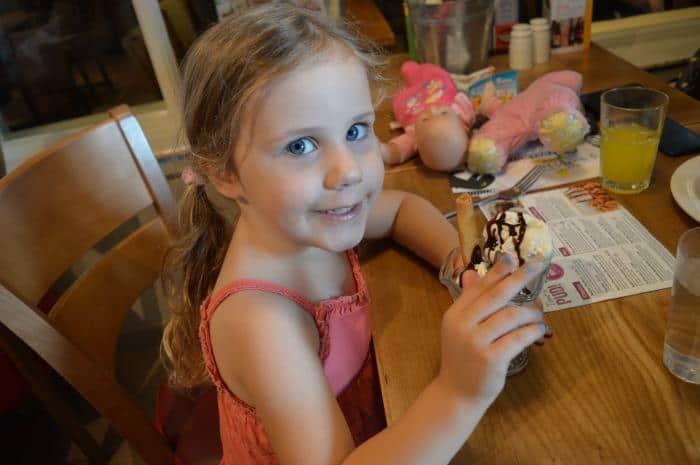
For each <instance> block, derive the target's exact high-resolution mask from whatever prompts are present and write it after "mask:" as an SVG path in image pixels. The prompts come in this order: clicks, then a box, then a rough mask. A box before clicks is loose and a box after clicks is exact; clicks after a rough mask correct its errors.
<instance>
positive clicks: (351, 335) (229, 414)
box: [199, 250, 386, 465]
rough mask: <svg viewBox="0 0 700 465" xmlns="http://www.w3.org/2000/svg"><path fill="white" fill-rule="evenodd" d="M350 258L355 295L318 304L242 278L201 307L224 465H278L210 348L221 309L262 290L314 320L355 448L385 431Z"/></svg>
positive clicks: (365, 302) (362, 293)
mask: <svg viewBox="0 0 700 465" xmlns="http://www.w3.org/2000/svg"><path fill="white" fill-rule="evenodd" d="M348 259H349V261H350V265H351V268H352V273H353V277H354V278H355V289H356V292H355V293H354V294H352V295H346V296H340V297H336V298H333V299H327V300H322V301H320V302H318V303H315V304H314V303H311V302H309V301H307V300H306V299H305V298H304V297H302V296H301V295H299V294H297V293H296V292H294V291H292V290H290V289H286V288H284V287H281V286H278V285H276V284H272V283H269V282H266V281H261V280H255V279H242V280H238V281H234V282H233V283H231V284H229V285H228V286H226V287H225V288H222V289H220V290H219V291H217V292H216V293H214V294H212V295H211V296H209V298H208V299H207V300H205V301H204V302H203V303H202V307H201V324H200V328H199V337H200V340H201V343H202V349H203V352H204V360H205V362H206V365H207V371H208V372H209V375H210V377H211V379H212V381H213V383H214V385H215V386H216V390H217V399H218V406H219V430H220V434H221V442H222V447H223V458H222V460H221V464H222V465H272V464H277V463H278V461H277V458H276V457H275V454H274V452H273V450H272V447H271V445H270V443H269V441H268V438H267V435H266V434H265V431H264V429H263V426H262V423H261V422H260V420H259V418H258V417H257V415H256V413H255V409H254V408H253V407H251V406H250V405H248V404H246V403H244V402H243V401H242V400H240V399H239V398H238V397H236V395H235V394H233V393H232V392H231V391H230V390H229V389H228V387H226V385H225V383H224V381H223V379H222V378H221V376H220V374H219V371H218V368H217V366H216V360H215V359H214V352H213V350H212V347H211V337H210V332H209V322H210V321H211V318H212V316H213V314H214V312H215V311H216V309H217V308H218V307H219V305H220V304H221V303H222V302H223V301H224V300H225V299H226V298H227V297H229V296H230V295H232V294H235V293H236V292H241V291H246V290H258V291H260V290H262V291H266V292H271V293H274V294H278V295H281V296H283V297H286V298H288V299H291V300H292V301H294V302H295V303H297V304H298V305H299V306H300V307H301V308H303V309H304V310H305V311H307V312H308V313H309V314H310V315H311V316H312V317H313V318H314V321H315V322H316V328H317V329H318V334H319V340H320V350H319V357H320V358H321V361H322V363H323V370H324V372H325V374H326V377H327V378H328V381H329V382H330V385H331V388H332V389H333V392H334V394H335V395H336V397H337V399H338V404H339V405H340V408H341V410H342V411H343V414H344V415H345V419H346V420H347V422H348V425H349V427H350V431H351V432H352V435H353V439H354V440H355V444H356V445H359V444H361V443H362V442H364V441H365V440H367V439H369V438H370V437H371V436H373V435H374V434H376V433H378V432H379V431H381V430H382V429H383V428H384V427H385V426H386V422H385V419H384V413H383V407H382V401H381V393H380V391H379V382H378V381H379V379H378V376H377V370H376V366H375V363H374V356H373V351H372V346H371V336H372V334H371V329H370V299H369V293H368V291H367V285H366V284H365V281H364V278H363V277H362V274H361V272H360V264H359V259H358V257H357V254H356V252H355V251H354V250H351V251H348Z"/></svg>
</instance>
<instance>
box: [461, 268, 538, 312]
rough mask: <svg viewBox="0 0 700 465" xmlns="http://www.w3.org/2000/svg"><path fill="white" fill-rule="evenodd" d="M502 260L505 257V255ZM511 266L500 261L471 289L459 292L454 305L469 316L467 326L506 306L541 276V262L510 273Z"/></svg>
mask: <svg viewBox="0 0 700 465" xmlns="http://www.w3.org/2000/svg"><path fill="white" fill-rule="evenodd" d="M504 257H505V256H504ZM512 266H513V265H512V264H509V263H508V262H507V260H504V259H503V258H502V259H501V260H500V261H499V263H497V264H496V266H494V267H493V268H492V269H491V270H489V272H488V273H487V274H486V275H485V276H484V277H483V278H481V279H480V280H479V281H478V282H477V283H476V284H475V285H473V286H472V287H471V288H469V289H466V288H465V290H464V291H463V292H462V295H461V296H460V297H459V298H458V299H457V303H458V304H461V305H462V306H463V309H464V311H465V312H467V313H468V316H467V318H466V319H467V320H469V323H472V324H473V323H478V322H480V321H483V320H485V319H486V318H488V317H489V316H490V315H492V314H493V313H495V312H497V311H498V310H499V309H501V308H502V307H504V306H506V305H508V303H509V302H510V300H511V299H512V298H513V297H515V295H516V294H518V292H520V290H521V289H522V288H523V287H525V285H526V284H527V282H528V281H530V280H532V278H533V277H535V276H536V275H538V274H539V273H542V271H543V269H544V266H543V264H542V263H527V264H526V265H525V266H522V267H520V268H519V269H518V270H516V271H515V272H512V273H510V271H511V270H512V268H509V267H512Z"/></svg>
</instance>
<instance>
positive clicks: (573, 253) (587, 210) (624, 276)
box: [482, 183, 675, 312]
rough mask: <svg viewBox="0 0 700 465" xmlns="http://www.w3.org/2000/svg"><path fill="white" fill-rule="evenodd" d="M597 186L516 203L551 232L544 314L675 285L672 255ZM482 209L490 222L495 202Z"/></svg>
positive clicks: (534, 196)
mask: <svg viewBox="0 0 700 465" xmlns="http://www.w3.org/2000/svg"><path fill="white" fill-rule="evenodd" d="M596 184H597V183H586V187H587V188H588V189H584V187H583V186H584V184H581V185H577V186H573V187H570V188H561V189H555V190H550V191H545V192H537V193H533V194H527V195H524V196H522V197H520V198H519V199H518V200H517V201H516V202H517V206H520V207H522V208H524V209H526V210H527V211H528V212H530V213H531V214H532V215H534V216H536V217H537V218H539V219H541V220H542V221H544V222H545V223H547V225H548V226H549V229H550V231H551V232H552V236H553V241H554V249H555V255H554V258H553V259H552V265H551V267H550V271H549V273H548V275H547V281H546V283H545V285H544V287H543V289H542V292H541V294H540V299H541V300H542V303H543V304H544V311H545V312H551V311H555V310H563V309H566V308H572V307H578V306H581V305H587V304H591V303H594V302H601V301H604V300H608V299H616V298H618V297H625V296H629V295H634V294H641V293H643V292H649V291H656V290H659V289H666V288H669V287H671V285H672V283H673V267H674V263H675V258H674V257H673V255H672V254H671V253H669V251H668V250H666V248H665V247H664V246H663V245H662V244H661V243H660V242H659V241H657V240H656V238H654V237H653V236H652V235H651V234H650V233H649V231H647V229H646V228H645V227H644V226H643V225H642V224H641V223H640V222H639V221H637V219H636V218H634V216H632V214H630V213H629V211H627V210H626V209H625V208H624V207H622V206H621V205H618V204H616V202H614V200H612V198H611V197H606V194H605V193H601V192H600V191H598V190H597V188H596ZM591 192H593V194H591ZM500 209H503V207H501V208H500ZM482 211H483V212H484V214H485V215H486V217H487V218H491V217H493V216H495V214H496V212H497V211H499V203H498V202H492V203H489V204H487V205H485V206H483V207H482Z"/></svg>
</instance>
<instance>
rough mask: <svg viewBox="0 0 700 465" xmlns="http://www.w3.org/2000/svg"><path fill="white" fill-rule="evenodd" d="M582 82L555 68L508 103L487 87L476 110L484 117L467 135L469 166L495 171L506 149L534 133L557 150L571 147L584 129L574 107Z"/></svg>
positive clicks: (584, 123) (583, 120)
mask: <svg viewBox="0 0 700 465" xmlns="http://www.w3.org/2000/svg"><path fill="white" fill-rule="evenodd" d="M492 85H493V84H491V86H492ZM582 85H583V78H582V77H581V75H580V74H579V73H576V72H574V71H556V72H553V73H548V74H545V75H544V76H542V77H540V78H539V79H537V80H536V81H535V82H533V83H532V84H531V85H530V86H529V87H528V88H527V89H526V90H525V91H524V92H523V93H521V94H519V95H518V96H516V97H515V98H514V99H513V100H511V101H510V102H507V103H501V102H500V101H499V100H498V99H497V98H495V93H494V92H493V89H490V88H488V87H487V88H486V89H485V91H484V97H483V100H482V104H481V105H480V107H479V110H480V112H482V113H484V114H485V115H486V116H488V117H489V121H488V122H487V123H486V124H484V125H483V126H482V127H481V128H480V129H479V131H478V132H477V133H476V134H475V135H474V136H473V137H472V140H471V143H470V145H469V155H468V158H467V164H468V167H469V171H472V172H476V173H484V174H495V173H498V172H500V171H501V170H502V169H503V167H504V166H505V164H506V161H507V160H508V155H510V154H511V153H513V152H514V151H515V150H517V149H518V148H519V147H520V146H522V145H523V144H524V143H525V142H528V141H530V140H533V139H536V138H539V140H540V142H542V144H543V145H544V146H545V147H546V148H548V149H549V150H553V151H555V152H558V153H564V152H568V151H570V150H573V149H574V148H576V146H577V145H579V144H580V143H581V142H583V137H584V136H585V135H586V134H587V133H588V130H589V126H588V122H587V121H586V118H585V117H584V116H583V115H582V114H581V113H580V112H579V110H578V109H579V107H580V100H579V93H580V92H581V87H582ZM487 86H488V85H487Z"/></svg>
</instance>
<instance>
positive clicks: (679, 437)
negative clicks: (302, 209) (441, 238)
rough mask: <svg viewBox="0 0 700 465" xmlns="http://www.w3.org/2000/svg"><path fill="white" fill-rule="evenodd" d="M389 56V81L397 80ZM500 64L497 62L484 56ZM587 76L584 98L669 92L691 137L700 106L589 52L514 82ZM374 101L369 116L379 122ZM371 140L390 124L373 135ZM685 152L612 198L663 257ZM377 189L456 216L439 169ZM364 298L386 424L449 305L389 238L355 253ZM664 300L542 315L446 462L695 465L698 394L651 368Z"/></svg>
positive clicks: (420, 369)
mask: <svg viewBox="0 0 700 465" xmlns="http://www.w3.org/2000/svg"><path fill="white" fill-rule="evenodd" d="M405 58H406V57H400V56H395V57H393V58H392V62H391V66H390V71H389V75H391V76H394V77H395V78H397V77H398V72H397V69H398V64H399V63H400V62H401V61H403V59H405ZM492 63H493V64H494V65H495V66H496V67H497V68H498V69H505V68H506V67H507V57H504V56H500V57H495V58H494V59H493V60H492ZM557 69H573V70H577V71H579V72H581V73H582V74H583V76H584V92H590V91H595V90H600V89H604V88H609V87H614V86H619V85H624V84H627V83H631V82H638V83H641V84H644V85H647V86H650V87H654V88H657V89H661V90H664V91H666V92H668V93H669V95H670V96H671V101H670V106H669V115H670V116H671V117H673V118H674V119H676V120H677V121H679V122H680V123H682V124H685V125H688V126H691V127H692V128H693V129H695V130H698V129H700V102H698V101H696V100H693V99H691V98H690V97H688V96H686V95H684V94H682V93H679V92H677V91H675V90H673V89H671V88H670V87H668V86H667V85H666V84H665V83H664V82H662V81H660V80H658V79H657V78H655V77H654V76H652V75H650V74H647V73H645V72H643V71H641V70H639V69H637V68H635V67H634V66H633V65H631V64H629V63H627V62H625V61H623V60H622V59H620V58H618V57H616V56H614V55H612V54H610V53H609V52H607V51H605V50H603V49H601V48H599V47H596V46H595V45H594V46H592V47H591V49H590V50H588V51H584V52H578V53H571V54H567V55H553V56H552V59H551V61H550V62H549V63H548V64H546V65H537V66H536V67H535V68H534V69H532V70H529V71H525V72H521V73H520V86H521V88H522V87H524V86H526V85H527V84H529V83H530V82H531V81H532V80H534V79H535V78H536V77H537V76H539V75H541V74H542V73H545V72H547V71H550V70H557ZM389 111H390V107H389V106H388V105H387V103H386V102H385V103H384V104H383V105H382V106H381V107H380V109H379V117H378V121H379V122H380V123H381V122H383V121H385V120H390V119H391V116H390V114H389V113H388V112H389ZM377 132H378V134H379V136H380V138H383V139H385V138H386V137H388V136H389V133H388V130H385V129H383V128H381V127H378V128H377ZM691 157H692V156H685V157H678V158H671V157H668V156H665V155H663V154H659V156H658V157H657V161H656V165H655V167H654V172H653V178H652V182H651V186H650V188H649V189H648V190H646V191H644V192H643V193H640V194H637V195H630V196H617V198H618V200H619V201H620V203H621V204H622V205H624V206H625V207H626V208H627V209H628V210H629V211H630V212H631V213H632V214H633V215H634V216H635V217H636V218H637V219H638V220H639V221H640V222H641V223H642V224H643V225H644V226H645V227H646V228H647V229H648V230H649V231H650V232H651V233H652V234H653V235H654V236H655V237H656V238H657V239H658V240H659V241H660V242H661V243H662V244H663V245H664V246H666V247H667V248H668V250H669V251H671V253H673V254H674V255H675V250H676V243H677V240H678V237H679V236H680V234H681V233H682V232H683V231H685V230H687V229H689V228H692V227H695V226H698V223H697V222H696V221H694V220H693V219H692V218H691V217H690V216H688V215H687V214H686V213H685V212H683V210H681V209H680V208H679V207H678V206H677V205H676V203H675V202H674V200H673V198H672V195H671V191H670V178H671V175H672V174H673V172H674V170H675V169H676V168H677V167H678V166H679V165H680V164H681V163H683V162H684V161H686V160H688V159H689V158H691ZM385 187H387V188H398V189H404V190H408V191H412V192H416V193H418V194H421V195H423V196H424V197H426V198H428V199H430V200H431V201H432V202H433V203H434V204H435V205H436V206H437V207H438V208H439V209H440V210H441V211H448V210H452V209H454V198H453V195H452V194H451V192H450V189H449V185H448V183H447V179H446V177H445V176H444V175H440V174H436V173H432V172H430V171H428V170H426V169H425V168H423V167H422V165H421V164H420V162H418V161H412V162H409V163H407V164H404V165H401V166H399V167H391V168H388V169H387V173H386V180H385ZM361 253H362V257H363V270H364V273H365V275H366V277H367V280H368V283H369V287H370V291H371V293H372V298H373V308H374V314H373V323H372V325H373V334H374V346H375V349H376V352H377V362H378V366H379V373H380V377H381V387H382V394H383V398H384V407H385V411H386V416H387V420H388V422H389V424H391V423H393V422H395V421H396V420H397V419H398V418H399V417H400V416H401V414H402V413H403V412H404V411H405V410H406V409H407V408H408V406H409V405H410V404H411V403H412V402H413V401H414V399H415V398H416V397H417V396H418V394H419V393H420V391H421V390H422V389H423V388H424V387H425V386H426V385H427V384H428V383H429V382H430V381H431V380H432V379H433V378H434V376H435V375H436V374H437V371H438V367H439V347H440V346H439V344H440V342H439V329H440V322H441V318H442V314H443V313H444V311H445V309H447V307H448V306H449V304H450V302H451V301H450V297H449V295H448V294H447V291H446V290H445V289H444V288H443V287H442V286H441V285H440V284H439V282H438V280H437V272H436V271H435V270H434V269H432V268H431V267H430V266H429V265H428V264H426V263H425V262H422V261H421V260H420V259H418V258H416V257H414V256H412V255H411V254H410V253H408V252H406V251H404V250H401V249H400V248H399V247H398V246H395V245H392V244H390V243H388V242H377V243H373V244H368V245H367V246H365V247H363V249H362V250H361ZM670 297H671V292H670V290H669V289H666V290H661V291H656V292H650V293H646V294H640V295H635V296H630V297H625V298H620V299H614V300H609V301H606V302H600V303H595V304H592V305H586V306H583V307H578V308H574V309H569V310H562V311H558V312H552V313H548V314H547V315H546V320H547V321H548V323H549V324H550V325H551V326H552V328H553V330H554V333H555V335H554V337H553V338H552V339H551V340H549V341H548V342H547V344H546V345H545V346H544V347H533V348H532V349H531V350H530V362H529V365H528V366H527V367H526V369H525V370H524V371H523V372H522V373H520V374H518V375H516V376H514V377H512V378H509V379H508V381H507V383H506V387H505V389H504V391H503V392H502V393H501V395H500V396H499V398H498V399H497V400H496V402H495V403H494V404H493V406H492V407H491V408H490V409H489V411H488V412H487V413H486V415H485V417H484V418H483V420H482V421H481V423H480V424H479V426H478V427H477V429H476V430H475V431H474V433H473V435H472V436H471V437H470V438H469V440H468V441H467V442H466V444H465V445H464V446H463V447H462V449H461V451H460V452H459V453H458V454H457V456H456V457H455V459H454V460H453V462H452V463H454V464H520V465H526V464H533V465H534V464H538V465H541V464H586V465H594V464H654V465H657V464H700V386H695V385H691V384H686V383H684V382H682V381H680V380H678V379H676V378H675V377H673V376H672V375H671V374H670V373H669V372H668V371H667V370H666V368H665V367H664V365H663V362H662V355H663V339H664V330H665V325H666V316H667V312H668V308H669V303H670Z"/></svg>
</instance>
